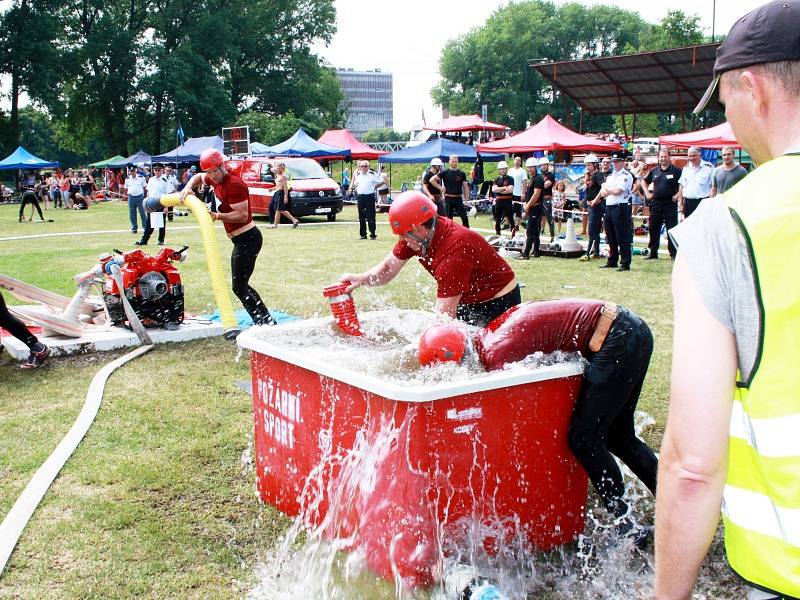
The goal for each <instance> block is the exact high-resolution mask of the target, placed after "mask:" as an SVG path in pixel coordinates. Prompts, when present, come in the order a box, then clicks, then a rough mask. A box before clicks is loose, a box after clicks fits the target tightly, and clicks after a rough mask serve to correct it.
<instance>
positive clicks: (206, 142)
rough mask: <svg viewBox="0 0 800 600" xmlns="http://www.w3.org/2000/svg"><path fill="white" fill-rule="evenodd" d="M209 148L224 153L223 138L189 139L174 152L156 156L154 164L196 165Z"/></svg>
mask: <svg viewBox="0 0 800 600" xmlns="http://www.w3.org/2000/svg"><path fill="white" fill-rule="evenodd" d="M208 148H214V149H216V150H219V151H220V152H223V144H222V138H221V137H219V136H218V135H208V136H205V137H193V138H189V139H188V140H186V141H185V142H184V143H183V144H182V145H180V146H178V147H177V148H175V149H174V150H170V151H169V152H165V153H164V154H158V155H156V156H154V157H153V162H162V163H172V164H175V163H178V164H180V163H196V162H199V161H200V155H201V154H202V153H203V150H207V149H208Z"/></svg>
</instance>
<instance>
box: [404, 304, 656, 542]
mask: <svg viewBox="0 0 800 600" xmlns="http://www.w3.org/2000/svg"><path fill="white" fill-rule="evenodd" d="M472 343H473V346H474V349H475V351H476V352H477V354H478V358H479V359H480V362H481V364H483V366H484V367H485V368H486V370H487V371H494V370H497V369H502V368H503V367H504V366H505V365H506V364H508V363H512V362H517V361H520V360H522V359H523V358H525V357H526V356H528V355H529V354H532V353H534V352H537V351H541V352H544V353H551V352H554V351H556V350H561V351H565V352H580V353H581V354H582V355H583V356H584V357H585V358H586V360H587V362H588V364H587V366H586V369H585V371H584V374H583V380H584V381H583V385H582V386H581V391H580V394H579V395H578V399H577V400H576V402H575V408H574V410H573V413H572V418H571V420H570V427H569V433H568V435H567V442H568V444H569V447H570V450H572V453H573V454H574V455H575V457H576V458H577V459H578V461H579V462H580V463H581V465H583V468H584V469H585V470H586V473H587V474H588V475H589V479H590V480H591V482H592V485H593V486H594V488H595V490H597V493H598V494H599V495H600V498H601V499H602V500H603V504H604V505H605V507H606V509H607V510H608V512H609V513H610V514H611V515H612V516H613V518H614V519H615V525H616V531H617V533H618V534H619V535H620V536H621V537H630V538H632V539H633V540H634V543H636V544H637V545H638V546H640V547H641V546H642V545H644V544H646V543H647V541H648V536H649V535H650V534H651V533H652V527H640V526H637V525H636V524H635V520H634V519H632V518H631V515H629V506H628V503H627V502H626V501H625V499H624V493H625V485H624V483H623V479H622V473H621V472H620V470H619V467H618V466H617V463H616V461H615V460H614V456H617V457H618V458H619V459H620V460H621V461H622V462H624V463H625V464H626V465H627V466H628V467H629V468H630V469H631V471H633V473H634V474H635V475H636V476H637V477H638V478H639V479H640V480H641V481H642V483H644V484H645V485H646V486H647V488H648V489H649V490H650V491H651V492H652V493H653V495H654V496H655V491H656V472H657V470H658V459H657V458H656V456H655V454H654V453H653V451H652V450H651V449H650V448H649V447H648V446H647V444H645V443H644V442H643V441H642V440H640V439H639V438H638V437H637V436H636V433H635V431H634V418H633V417H634V412H635V411H636V404H637V403H638V401H639V394H640V393H641V391H642V384H643V383H644V378H645V376H646V375H647V368H648V366H649V364H650V355H651V354H652V351H653V336H652V334H651V333H650V328H649V327H648V326H647V324H646V323H645V322H644V321H642V319H640V318H639V317H638V316H637V315H635V314H634V313H632V312H630V311H629V310H627V309H625V308H623V307H621V306H617V305H615V304H610V303H603V302H601V301H599V300H550V301H545V302H525V303H523V304H520V305H519V306H515V307H512V308H510V309H509V310H508V311H506V312H505V313H504V314H502V315H501V316H499V317H498V318H496V319H495V320H494V321H492V322H491V323H489V325H487V326H486V327H484V328H482V329H480V330H478V332H477V333H476V334H475V336H474V338H473V340H472ZM468 347H469V340H468V335H467V332H466V331H465V328H464V327H462V326H459V325H457V324H454V323H448V324H440V325H434V326H433V327H431V328H429V329H428V330H427V331H426V332H425V333H424V334H423V335H422V337H421V339H420V344H419V360H420V363H422V364H423V365H427V364H432V363H435V362H443V361H448V360H450V361H459V360H461V358H462V357H463V356H464V354H465V353H466V352H467V351H468V350H467V349H468ZM612 455H614V456H612Z"/></svg>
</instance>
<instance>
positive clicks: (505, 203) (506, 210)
mask: <svg viewBox="0 0 800 600" xmlns="http://www.w3.org/2000/svg"><path fill="white" fill-rule="evenodd" d="M494 208H495V213H494V232H495V233H496V234H497V235H500V229H501V227H502V226H503V218H506V219H508V223H509V227H511V228H512V229H513V228H514V201H513V199H512V198H505V199H500V198H497V199H496V200H495V205H494Z"/></svg>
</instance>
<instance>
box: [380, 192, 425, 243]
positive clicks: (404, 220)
mask: <svg viewBox="0 0 800 600" xmlns="http://www.w3.org/2000/svg"><path fill="white" fill-rule="evenodd" d="M435 216H436V204H434V203H433V201H432V200H431V199H430V198H428V197H427V196H426V195H425V194H423V193H422V192H416V191H410V192H403V193H402V194H400V195H399V196H398V197H397V199H396V200H395V201H394V202H392V204H391V205H390V206H389V224H390V225H391V226H392V232H393V233H394V234H395V235H405V234H407V233H408V232H409V231H411V230H412V229H414V227H416V226H417V225H422V224H423V223H424V222H425V221H428V220H430V219H431V218H432V217H435Z"/></svg>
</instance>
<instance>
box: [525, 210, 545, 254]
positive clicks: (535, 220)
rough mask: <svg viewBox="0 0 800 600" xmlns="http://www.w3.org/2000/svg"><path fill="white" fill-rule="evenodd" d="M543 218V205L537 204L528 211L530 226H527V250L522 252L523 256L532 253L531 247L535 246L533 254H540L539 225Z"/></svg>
mask: <svg viewBox="0 0 800 600" xmlns="http://www.w3.org/2000/svg"><path fill="white" fill-rule="evenodd" d="M541 220H542V205H541V204H537V205H536V206H534V207H533V208H531V211H530V212H529V213H528V226H527V227H526V228H525V250H524V251H523V252H522V255H523V256H530V255H531V248H533V255H534V256H539V244H540V242H541V240H540V239H539V225H540V222H541Z"/></svg>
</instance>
